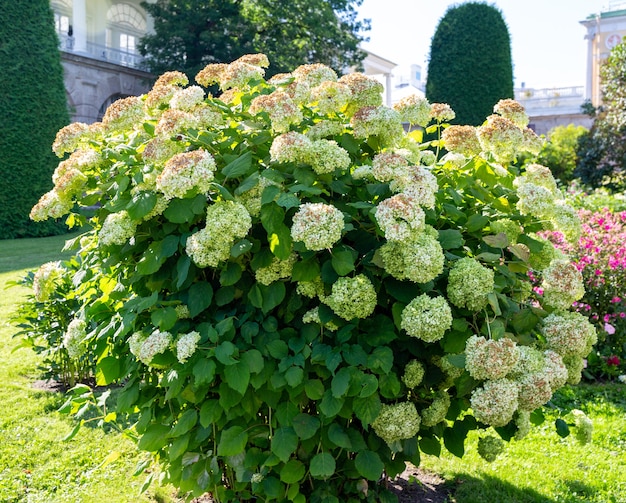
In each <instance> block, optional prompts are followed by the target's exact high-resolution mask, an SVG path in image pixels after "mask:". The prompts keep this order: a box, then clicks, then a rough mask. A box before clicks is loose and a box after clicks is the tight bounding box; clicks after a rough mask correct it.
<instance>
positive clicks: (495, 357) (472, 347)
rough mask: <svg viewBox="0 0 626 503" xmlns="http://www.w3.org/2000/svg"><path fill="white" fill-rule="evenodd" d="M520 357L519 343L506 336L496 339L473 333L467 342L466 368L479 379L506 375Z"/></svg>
mask: <svg viewBox="0 0 626 503" xmlns="http://www.w3.org/2000/svg"><path fill="white" fill-rule="evenodd" d="M519 357H520V352H519V349H518V347H517V344H515V342H514V341H512V340H511V339H507V338H506V337H504V338H502V339H499V340H497V341H494V340H492V339H489V340H487V339H485V338H484V337H482V336H481V337H479V336H477V335H472V336H471V337H470V338H469V339H468V340H467V342H466V343H465V368H466V369H467V371H468V372H469V373H470V375H471V376H472V377H473V378H474V379H477V380H482V379H499V378H501V377H505V376H506V375H507V374H508V373H509V372H511V370H513V369H514V368H515V365H516V364H517V362H518V360H519Z"/></svg>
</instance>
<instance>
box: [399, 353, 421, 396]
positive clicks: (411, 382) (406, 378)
mask: <svg viewBox="0 0 626 503" xmlns="http://www.w3.org/2000/svg"><path fill="white" fill-rule="evenodd" d="M425 372H426V371H425V369H424V364H423V363H422V362H420V361H419V360H411V361H410V362H409V363H407V364H406V367H404V374H402V382H403V383H404V384H405V386H406V387H407V388H409V389H412V388H417V387H418V386H419V385H420V384H421V382H422V380H423V379H424V373H425Z"/></svg>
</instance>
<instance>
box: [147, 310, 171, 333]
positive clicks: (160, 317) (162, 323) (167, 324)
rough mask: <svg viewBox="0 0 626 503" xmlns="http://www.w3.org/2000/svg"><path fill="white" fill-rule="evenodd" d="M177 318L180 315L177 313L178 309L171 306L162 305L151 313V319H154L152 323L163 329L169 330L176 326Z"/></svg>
mask: <svg viewBox="0 0 626 503" xmlns="http://www.w3.org/2000/svg"><path fill="white" fill-rule="evenodd" d="M177 320H178V316H177V314H176V309H174V308H173V307H171V306H167V307H162V308H160V309H157V310H155V311H152V314H151V315H150V321H152V324H153V325H155V326H157V327H159V329H161V330H169V329H170V328H172V327H173V326H174V324H175V323H176V321H177Z"/></svg>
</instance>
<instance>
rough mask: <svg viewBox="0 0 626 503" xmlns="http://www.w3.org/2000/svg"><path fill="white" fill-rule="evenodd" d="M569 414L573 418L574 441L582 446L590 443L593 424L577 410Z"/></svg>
mask: <svg viewBox="0 0 626 503" xmlns="http://www.w3.org/2000/svg"><path fill="white" fill-rule="evenodd" d="M570 414H571V415H572V416H573V417H574V428H575V430H574V433H575V436H576V440H578V442H579V443H580V444H582V445H585V444H588V443H590V442H591V438H592V437H593V422H592V421H591V419H589V418H588V417H587V415H586V414H585V413H584V412H583V411H582V410H579V409H574V410H572V411H571V412H570Z"/></svg>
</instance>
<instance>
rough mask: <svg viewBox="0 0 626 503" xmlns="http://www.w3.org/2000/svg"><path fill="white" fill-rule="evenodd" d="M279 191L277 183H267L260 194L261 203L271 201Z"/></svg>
mask: <svg viewBox="0 0 626 503" xmlns="http://www.w3.org/2000/svg"><path fill="white" fill-rule="evenodd" d="M280 193H281V188H280V187H279V186H278V185H268V186H267V187H265V188H264V189H263V194H261V205H265V204H268V203H271V202H272V201H274V200H275V199H276V196H278V194H280Z"/></svg>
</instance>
